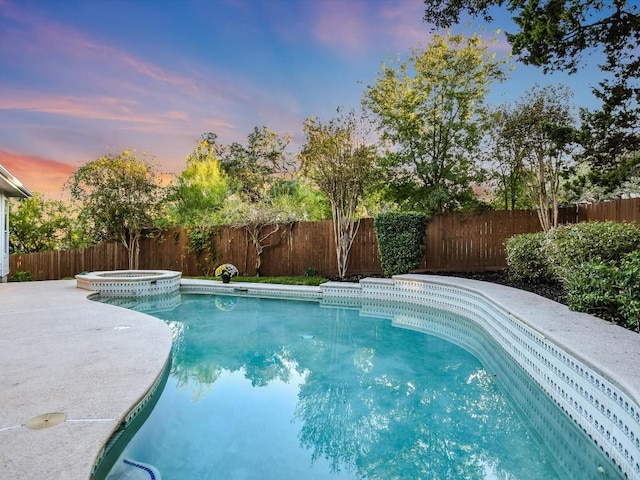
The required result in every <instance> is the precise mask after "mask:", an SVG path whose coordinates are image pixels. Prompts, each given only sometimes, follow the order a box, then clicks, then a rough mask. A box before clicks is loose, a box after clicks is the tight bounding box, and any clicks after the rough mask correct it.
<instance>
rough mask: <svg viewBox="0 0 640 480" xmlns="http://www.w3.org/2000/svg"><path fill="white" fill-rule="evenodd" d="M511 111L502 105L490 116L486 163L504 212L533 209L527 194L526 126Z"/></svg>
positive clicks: (511, 109) (510, 108)
mask: <svg viewBox="0 0 640 480" xmlns="http://www.w3.org/2000/svg"><path fill="white" fill-rule="evenodd" d="M516 117H517V114H516V112H515V111H514V110H513V108H512V107H509V106H507V105H503V106H500V107H498V108H497V109H496V110H494V111H493V112H492V114H491V121H490V123H489V125H488V131H487V132H488V134H487V136H486V138H487V142H488V144H487V147H486V151H485V156H486V163H487V164H489V165H491V168H490V171H489V179H490V181H492V182H495V183H494V185H495V187H496V188H495V194H496V197H497V201H496V203H498V204H499V206H500V207H499V208H502V209H504V210H515V209H516V208H531V206H532V205H533V204H532V203H531V201H530V197H529V195H528V193H527V191H526V186H527V175H528V173H529V172H528V171H527V170H526V169H525V165H524V161H525V158H526V156H527V145H526V142H525V141H524V139H525V138H526V136H527V132H526V129H525V126H524V125H522V124H521V123H519V121H518V119H517V118H516Z"/></svg>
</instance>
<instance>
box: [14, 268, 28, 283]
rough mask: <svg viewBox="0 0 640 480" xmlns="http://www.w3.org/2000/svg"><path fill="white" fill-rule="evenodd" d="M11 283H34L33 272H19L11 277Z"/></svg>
mask: <svg viewBox="0 0 640 480" xmlns="http://www.w3.org/2000/svg"><path fill="white" fill-rule="evenodd" d="M9 281H10V282H32V281H33V277H32V276H31V272H22V271H20V270H18V271H17V272H15V273H14V274H13V275H11V276H10V277H9Z"/></svg>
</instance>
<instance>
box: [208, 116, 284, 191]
mask: <svg viewBox="0 0 640 480" xmlns="http://www.w3.org/2000/svg"><path fill="white" fill-rule="evenodd" d="M203 137H204V140H203V142H206V143H208V144H209V148H211V149H213V151H214V152H215V154H216V157H217V158H218V159H220V162H221V165H222V168H223V170H224V171H225V172H226V173H227V175H228V176H229V178H230V179H231V181H232V188H233V189H234V191H236V192H239V193H241V194H242V195H244V196H246V197H247V198H248V199H249V200H250V201H251V202H258V201H260V199H261V198H262V197H263V196H264V195H265V193H266V192H267V191H268V190H269V188H270V185H271V182H272V181H273V179H274V177H282V176H285V175H286V174H287V173H290V172H291V171H292V170H293V162H292V160H291V156H290V155H289V154H288V152H287V151H286V149H287V146H288V145H289V143H290V142H291V136H290V135H289V134H278V133H276V132H274V131H272V130H271V129H270V128H269V127H267V126H262V127H255V128H254V129H253V131H252V132H251V133H250V134H249V135H248V136H247V144H246V146H245V145H242V144H240V143H238V142H233V143H232V144H230V145H223V144H220V143H218V137H217V135H216V134H215V133H207V134H205V135H204V136H203Z"/></svg>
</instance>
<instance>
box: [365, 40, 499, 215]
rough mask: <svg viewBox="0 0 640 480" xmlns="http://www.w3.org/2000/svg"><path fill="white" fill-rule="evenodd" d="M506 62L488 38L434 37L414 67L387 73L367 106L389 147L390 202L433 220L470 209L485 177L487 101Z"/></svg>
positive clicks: (368, 93)
mask: <svg viewBox="0 0 640 480" xmlns="http://www.w3.org/2000/svg"><path fill="white" fill-rule="evenodd" d="M504 65H505V61H503V60H500V59H497V58H496V57H495V56H494V55H491V54H490V53H489V52H488V47H487V45H486V44H485V43H484V42H483V41H482V39H481V38H480V37H477V36H474V37H471V38H465V37H463V36H460V35H455V36H452V35H449V36H439V35H436V36H434V37H433V39H432V42H431V43H430V44H429V45H428V46H427V47H426V48H425V49H423V50H418V49H416V50H414V51H413V53H412V54H411V56H410V57H409V59H408V61H406V62H400V63H398V64H397V65H392V66H390V67H387V66H386V65H383V67H382V72H381V73H380V74H379V76H378V78H377V79H376V81H375V83H374V84H373V85H372V86H368V87H367V88H366V90H365V94H364V99H363V103H364V105H365V107H366V108H368V109H369V111H370V112H371V113H372V114H373V115H374V117H375V118H376V120H377V122H378V126H379V129H380V131H381V133H382V140H383V141H385V142H386V143H387V145H388V146H389V148H388V151H387V153H386V156H385V157H384V158H383V161H382V163H381V166H382V167H383V168H384V170H383V171H384V172H385V176H384V180H385V183H387V185H388V189H387V191H388V195H389V196H390V197H391V198H392V199H393V200H395V201H396V202H397V203H398V204H399V205H400V206H401V207H405V208H406V209H409V210H416V211H422V212H425V213H429V214H431V213H443V212H445V211H447V210H452V209H459V208H463V207H464V206H465V204H466V203H468V202H470V201H471V200H472V199H473V192H472V190H471V183H472V182H474V181H478V180H479V179H480V178H481V176H480V169H479V167H478V165H476V162H475V158H474V157H475V155H476V153H477V150H478V146H479V144H480V141H481V138H482V128H481V127H482V124H483V122H484V117H485V115H484V113H485V112H484V108H483V102H484V98H485V96H486V95H487V93H488V91H489V86H490V84H491V83H492V82H494V81H498V80H502V79H504V77H505V74H504V71H503V66H504Z"/></svg>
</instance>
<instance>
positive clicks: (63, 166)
mask: <svg viewBox="0 0 640 480" xmlns="http://www.w3.org/2000/svg"><path fill="white" fill-rule="evenodd" d="M0 1H1V0H0ZM0 164H2V166H4V167H5V168H6V169H7V170H9V171H10V172H11V174H12V175H13V176H14V177H16V178H17V179H18V180H20V181H21V182H22V184H23V185H24V186H25V187H27V188H28V189H29V190H31V191H32V192H41V193H45V194H48V196H49V197H51V196H52V195H53V196H55V197H56V198H57V197H58V196H59V192H60V190H61V189H62V186H63V185H64V183H65V182H66V181H67V180H68V178H69V177H70V176H71V174H72V173H73V171H74V170H75V167H74V166H73V165H70V164H68V163H65V162H60V161H57V160H52V159H49V158H43V157H39V156H36V155H29V154H24V153H14V152H8V151H5V150H0Z"/></svg>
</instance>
